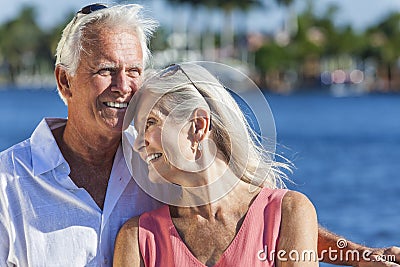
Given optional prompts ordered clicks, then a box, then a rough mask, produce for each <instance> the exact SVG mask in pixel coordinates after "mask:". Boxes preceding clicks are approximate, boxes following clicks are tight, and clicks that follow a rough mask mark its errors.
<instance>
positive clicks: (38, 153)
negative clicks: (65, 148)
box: [30, 118, 69, 176]
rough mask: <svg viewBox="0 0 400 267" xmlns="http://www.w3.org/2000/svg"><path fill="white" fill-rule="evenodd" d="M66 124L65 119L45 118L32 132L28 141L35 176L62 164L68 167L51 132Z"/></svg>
mask: <svg viewBox="0 0 400 267" xmlns="http://www.w3.org/2000/svg"><path fill="white" fill-rule="evenodd" d="M66 122H67V120H66V119H61V118H45V119H43V120H42V121H41V122H40V123H39V125H38V126H37V127H36V129H35V130H34V131H33V133H32V136H31V140H30V141H31V152H32V167H33V173H34V175H35V176H37V175H40V174H43V173H45V172H48V171H50V170H53V169H55V168H56V167H58V166H60V165H61V164H63V163H65V164H66V165H67V166H68V164H67V162H66V161H65V159H64V157H63V156H62V154H61V151H60V149H59V148H58V145H57V142H56V140H55V139H54V136H53V133H52V132H51V131H52V130H53V129H56V128H58V127H61V126H64V125H65V124H66ZM68 172H69V170H68Z"/></svg>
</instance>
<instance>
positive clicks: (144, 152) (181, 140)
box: [134, 92, 195, 185]
mask: <svg viewBox="0 0 400 267" xmlns="http://www.w3.org/2000/svg"><path fill="white" fill-rule="evenodd" d="M145 95H146V92H145V93H143V95H142V98H141V101H140V103H139V107H138V110H139V112H138V113H137V114H136V116H135V123H134V124H135V128H136V130H137V131H138V137H137V138H136V140H135V143H134V149H135V150H136V151H137V152H138V153H139V154H140V157H141V158H142V159H143V160H144V161H146V163H147V164H148V168H149V178H150V179H151V180H152V181H154V182H155V181H160V178H164V179H165V180H167V181H169V182H171V183H175V184H179V185H184V184H185V182H184V181H183V180H182V179H181V177H184V176H187V171H188V170H187V169H186V166H188V165H190V164H188V162H194V160H195V153H194V152H193V150H192V142H191V138H190V130H191V123H190V122H189V121H185V122H182V123H176V122H175V121H174V120H173V119H172V118H171V116H168V115H165V114H162V113H161V112H159V111H158V110H157V109H156V108H153V107H152V106H153V105H154V103H155V99H154V97H146V96H145ZM189 171H190V170H189ZM185 174H186V175H185Z"/></svg>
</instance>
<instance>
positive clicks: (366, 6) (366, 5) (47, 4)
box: [0, 0, 400, 31]
mask: <svg viewBox="0 0 400 267" xmlns="http://www.w3.org/2000/svg"><path fill="white" fill-rule="evenodd" d="M94 1H96V0H94ZM94 1H93V0H92V1H90V0H73V1H65V0H51V1H49V0H13V1H10V0H0V3H1V9H0V23H4V22H5V21H7V20H10V19H12V18H13V17H14V16H16V14H18V12H19V11H20V9H21V7H22V6H23V5H26V4H30V5H34V6H36V7H37V13H38V14H37V15H38V22H39V24H40V25H41V26H42V27H44V28H51V27H52V26H54V25H56V24H57V23H61V22H63V21H64V18H65V17H66V16H68V15H69V14H70V12H72V11H74V12H75V11H77V10H79V9H80V8H81V7H83V6H85V5H87V4H91V3H93V2H94ZM102 2H105V3H112V2H113V1H110V0H103V1H102ZM127 2H129V3H133V2H138V3H141V4H142V5H144V6H145V8H146V10H147V11H148V14H149V16H151V17H153V18H155V19H157V20H158V21H159V22H160V23H161V24H162V25H172V24H174V23H175V24H176V23H177V21H179V23H183V22H186V24H189V25H190V22H191V21H192V18H191V17H190V16H191V15H190V14H189V13H188V12H179V11H178V12H177V11H176V10H174V9H173V8H172V7H171V6H170V5H167V4H165V0H151V1H150V0H147V1H144V0H138V1H127ZM264 2H266V3H267V2H269V3H271V2H272V1H271V0H264ZM305 2H306V1H305V0H297V2H296V9H297V10H299V11H301V10H302V9H303V6H304V3H305ZM314 3H315V6H316V9H317V10H318V11H319V12H321V14H322V13H323V11H324V10H325V9H326V7H327V6H328V5H329V4H331V3H333V4H336V5H338V6H339V8H340V10H339V13H338V15H337V16H336V17H335V19H336V21H335V23H337V24H338V25H343V24H351V25H352V26H353V28H354V29H356V30H363V29H365V28H366V27H367V26H369V25H371V24H373V23H376V22H377V21H379V20H381V19H382V18H383V17H385V15H387V14H388V13H389V12H391V11H398V12H400V0H379V1H376V0H314ZM204 13H206V12H204ZM283 14H284V13H283V12H281V11H280V10H279V9H278V8H276V7H274V6H272V7H270V8H269V9H262V10H259V11H253V12H252V13H251V16H247V17H246V18H245V23H243V19H240V18H237V19H236V24H238V25H239V26H240V25H243V24H245V25H247V28H248V29H251V30H264V31H273V30H274V29H276V28H277V27H279V25H281V24H282V18H283ZM211 15H212V16H210V14H206V15H204V14H203V18H201V17H200V19H206V20H208V23H210V20H215V23H219V21H220V18H219V16H218V15H215V14H211ZM200 16H201V15H200ZM188 22H189V23H188ZM192 24H194V25H191V26H193V27H194V28H196V27H200V26H199V24H202V23H192ZM211 24H213V23H212V21H211Z"/></svg>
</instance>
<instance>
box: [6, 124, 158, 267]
mask: <svg viewBox="0 0 400 267" xmlns="http://www.w3.org/2000/svg"><path fill="white" fill-rule="evenodd" d="M65 123H66V120H64V119H44V120H42V121H41V122H40V124H39V125H38V127H37V128H36V129H35V131H34V132H33V134H32V136H31V138H30V139H27V140H25V141H24V142H21V143H19V144H17V145H15V146H13V147H11V148H9V149H8V150H5V151H3V152H2V153H1V154H0V266H30V267H31V266H32V267H33V266H111V265H112V256H113V248H114V242H115V237H116V235H117V232H118V230H119V229H120V227H121V226H122V224H123V223H124V222H125V221H126V220H127V219H129V218H131V217H133V216H136V215H139V214H141V213H143V212H144V211H148V210H152V209H154V208H156V207H158V206H159V203H158V202H156V201H155V200H153V199H152V198H151V197H149V196H148V195H147V194H145V193H144V192H143V191H142V190H141V189H140V188H139V187H138V186H137V184H136V183H135V180H134V179H132V176H131V174H130V172H129V170H128V168H127V166H126V163H125V160H124V156H123V153H122V147H121V146H120V147H119V149H118V151H117V153H116V156H115V159H114V164H113V169H112V171H111V175H110V179H109V183H108V188H107V194H106V198H105V202H104V209H103V211H102V210H101V209H100V208H99V207H98V206H97V204H96V203H95V201H94V200H93V198H92V197H91V196H90V195H89V193H88V192H87V191H86V190H85V189H83V188H78V187H77V186H76V185H75V184H74V183H73V182H72V180H71V179H70V177H69V176H68V175H69V173H70V169H69V166H68V163H67V162H66V161H65V159H64V157H63V156H62V154H61V152H60V150H59V148H58V146H57V143H56V141H55V139H54V137H53V135H52V133H51V130H53V129H55V128H57V127H60V126H62V125H65ZM136 175H146V172H145V171H143V170H135V173H134V176H136Z"/></svg>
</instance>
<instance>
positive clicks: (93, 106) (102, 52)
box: [67, 28, 143, 137]
mask: <svg viewBox="0 0 400 267" xmlns="http://www.w3.org/2000/svg"><path fill="white" fill-rule="evenodd" d="M85 37H86V39H85V40H87V41H85V42H83V50H82V52H81V58H80V62H79V65H78V68H77V70H76V74H75V75H74V76H73V77H71V78H70V80H69V83H70V90H71V96H70V97H68V99H67V100H68V121H69V123H73V124H74V126H75V127H77V128H78V130H79V131H81V132H86V133H87V132H89V133H88V135H89V136H90V134H97V135H98V134H100V135H104V136H109V137H112V136H115V135H118V136H120V133H121V131H122V126H123V121H124V115H125V112H126V109H127V106H128V103H129V101H130V100H131V98H132V96H133V94H134V93H135V92H136V91H137V90H138V89H139V87H140V85H141V81H142V75H143V52H142V49H141V46H140V42H139V39H138V38H137V36H136V35H135V34H134V33H132V31H129V30H127V29H123V28H113V29H109V28H102V29H100V30H99V31H97V32H95V33H92V34H87V35H86V36H85Z"/></svg>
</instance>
